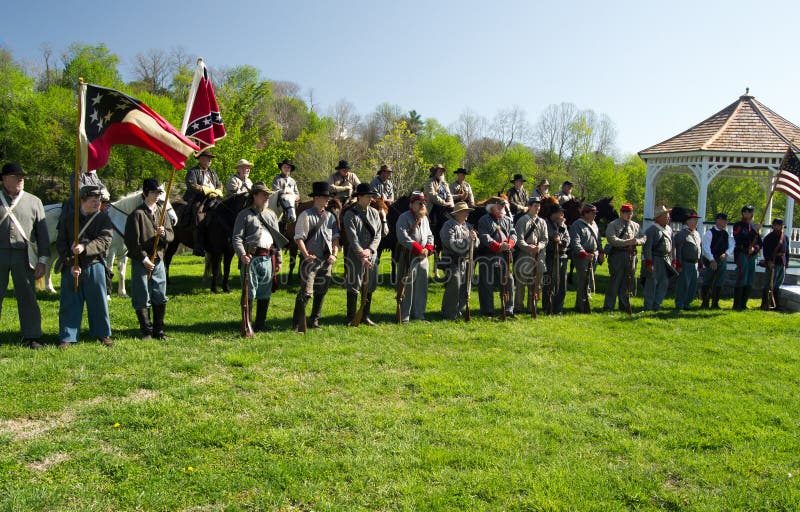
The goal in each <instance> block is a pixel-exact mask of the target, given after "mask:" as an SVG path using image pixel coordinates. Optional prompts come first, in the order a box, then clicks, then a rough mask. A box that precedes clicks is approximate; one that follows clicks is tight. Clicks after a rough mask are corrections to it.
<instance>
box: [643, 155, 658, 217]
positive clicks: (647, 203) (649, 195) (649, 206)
mask: <svg viewBox="0 0 800 512" xmlns="http://www.w3.org/2000/svg"><path fill="white" fill-rule="evenodd" d="M646 162H647V174H646V175H645V176H646V177H645V185H644V212H643V213H644V222H642V228H645V227H647V226H648V225H649V224H650V219H652V218H653V212H655V209H656V205H655V202H656V186H655V185H656V174H657V173H658V171H657V170H656V166H655V165H653V164H651V163H650V162H649V161H646Z"/></svg>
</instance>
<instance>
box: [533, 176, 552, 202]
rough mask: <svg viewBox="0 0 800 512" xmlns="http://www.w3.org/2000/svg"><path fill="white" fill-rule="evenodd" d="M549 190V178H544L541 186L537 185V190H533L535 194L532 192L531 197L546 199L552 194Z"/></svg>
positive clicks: (540, 183) (540, 181) (540, 182)
mask: <svg viewBox="0 0 800 512" xmlns="http://www.w3.org/2000/svg"><path fill="white" fill-rule="evenodd" d="M549 190H550V181H548V180H547V178H542V179H541V180H539V184H538V185H536V188H535V189H533V192H531V195H532V196H536V197H538V198H540V199H544V198H545V197H550V193H549V192H548V191H549Z"/></svg>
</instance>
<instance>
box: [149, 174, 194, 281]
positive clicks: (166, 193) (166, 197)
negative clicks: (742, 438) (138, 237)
mask: <svg viewBox="0 0 800 512" xmlns="http://www.w3.org/2000/svg"><path fill="white" fill-rule="evenodd" d="M184 168H185V167H182V168H181V169H184ZM174 181H175V167H172V171H171V172H170V173H169V181H168V182H167V189H166V190H165V191H164V206H162V207H161V218H160V219H159V221H158V227H159V228H163V227H164V221H165V220H166V217H167V204H168V203H169V194H170V192H172V183H173V182H174ZM160 239H161V235H160V233H159V232H158V230H156V241H155V242H153V254H152V255H151V256H150V261H151V262H152V263H153V265H155V264H156V254H158V241H159V240H160ZM151 277H153V271H152V270H148V271H147V279H150V278H151Z"/></svg>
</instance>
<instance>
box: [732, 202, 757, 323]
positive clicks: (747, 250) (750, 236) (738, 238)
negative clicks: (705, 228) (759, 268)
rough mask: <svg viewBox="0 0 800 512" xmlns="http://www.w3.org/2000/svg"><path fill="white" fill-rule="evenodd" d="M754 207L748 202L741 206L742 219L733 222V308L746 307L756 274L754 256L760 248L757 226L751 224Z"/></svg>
mask: <svg viewBox="0 0 800 512" xmlns="http://www.w3.org/2000/svg"><path fill="white" fill-rule="evenodd" d="M755 209H756V208H755V207H754V206H753V205H752V204H748V205H745V206H743V207H742V220H740V221H738V222H736V223H734V224H733V240H734V244H735V246H734V248H733V257H734V259H735V260H736V284H734V287H733V309H734V311H743V310H745V309H747V299H748V298H749V297H750V290H751V289H752V288H753V279H755V276H756V258H757V257H758V252H759V251H760V250H761V235H760V234H759V233H758V229H759V226H757V225H756V224H753V212H754V211H755Z"/></svg>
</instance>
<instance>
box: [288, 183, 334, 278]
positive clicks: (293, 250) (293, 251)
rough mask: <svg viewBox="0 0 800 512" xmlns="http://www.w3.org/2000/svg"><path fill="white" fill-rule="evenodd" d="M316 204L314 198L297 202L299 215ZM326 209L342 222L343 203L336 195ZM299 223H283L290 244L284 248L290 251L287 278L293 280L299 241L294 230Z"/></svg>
mask: <svg viewBox="0 0 800 512" xmlns="http://www.w3.org/2000/svg"><path fill="white" fill-rule="evenodd" d="M313 206H314V200H313V199H312V200H309V201H303V202H302V203H298V204H297V208H296V211H297V216H298V217H299V216H300V214H301V213H303V212H304V211H306V210H308V209H309V208H312V207H313ZM325 209H326V210H328V211H329V212H331V213H332V214H333V215H334V217H336V222H337V224H339V223H340V222H341V213H342V203H341V201H339V200H338V199H336V198H335V197H332V198H331V199H330V201H328V206H326V207H325ZM296 225H297V220H296V219H295V220H294V221H292V222H286V223H285V224H282V226H283V235H284V236H285V237H286V238H288V239H289V245H287V246H286V247H284V248H283V251H284V253H286V252H288V253H289V273H288V274H287V276H286V280H287V282H288V281H291V280H292V274H293V273H294V268H295V266H297V242H295V241H294V230H295V226H296Z"/></svg>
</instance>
